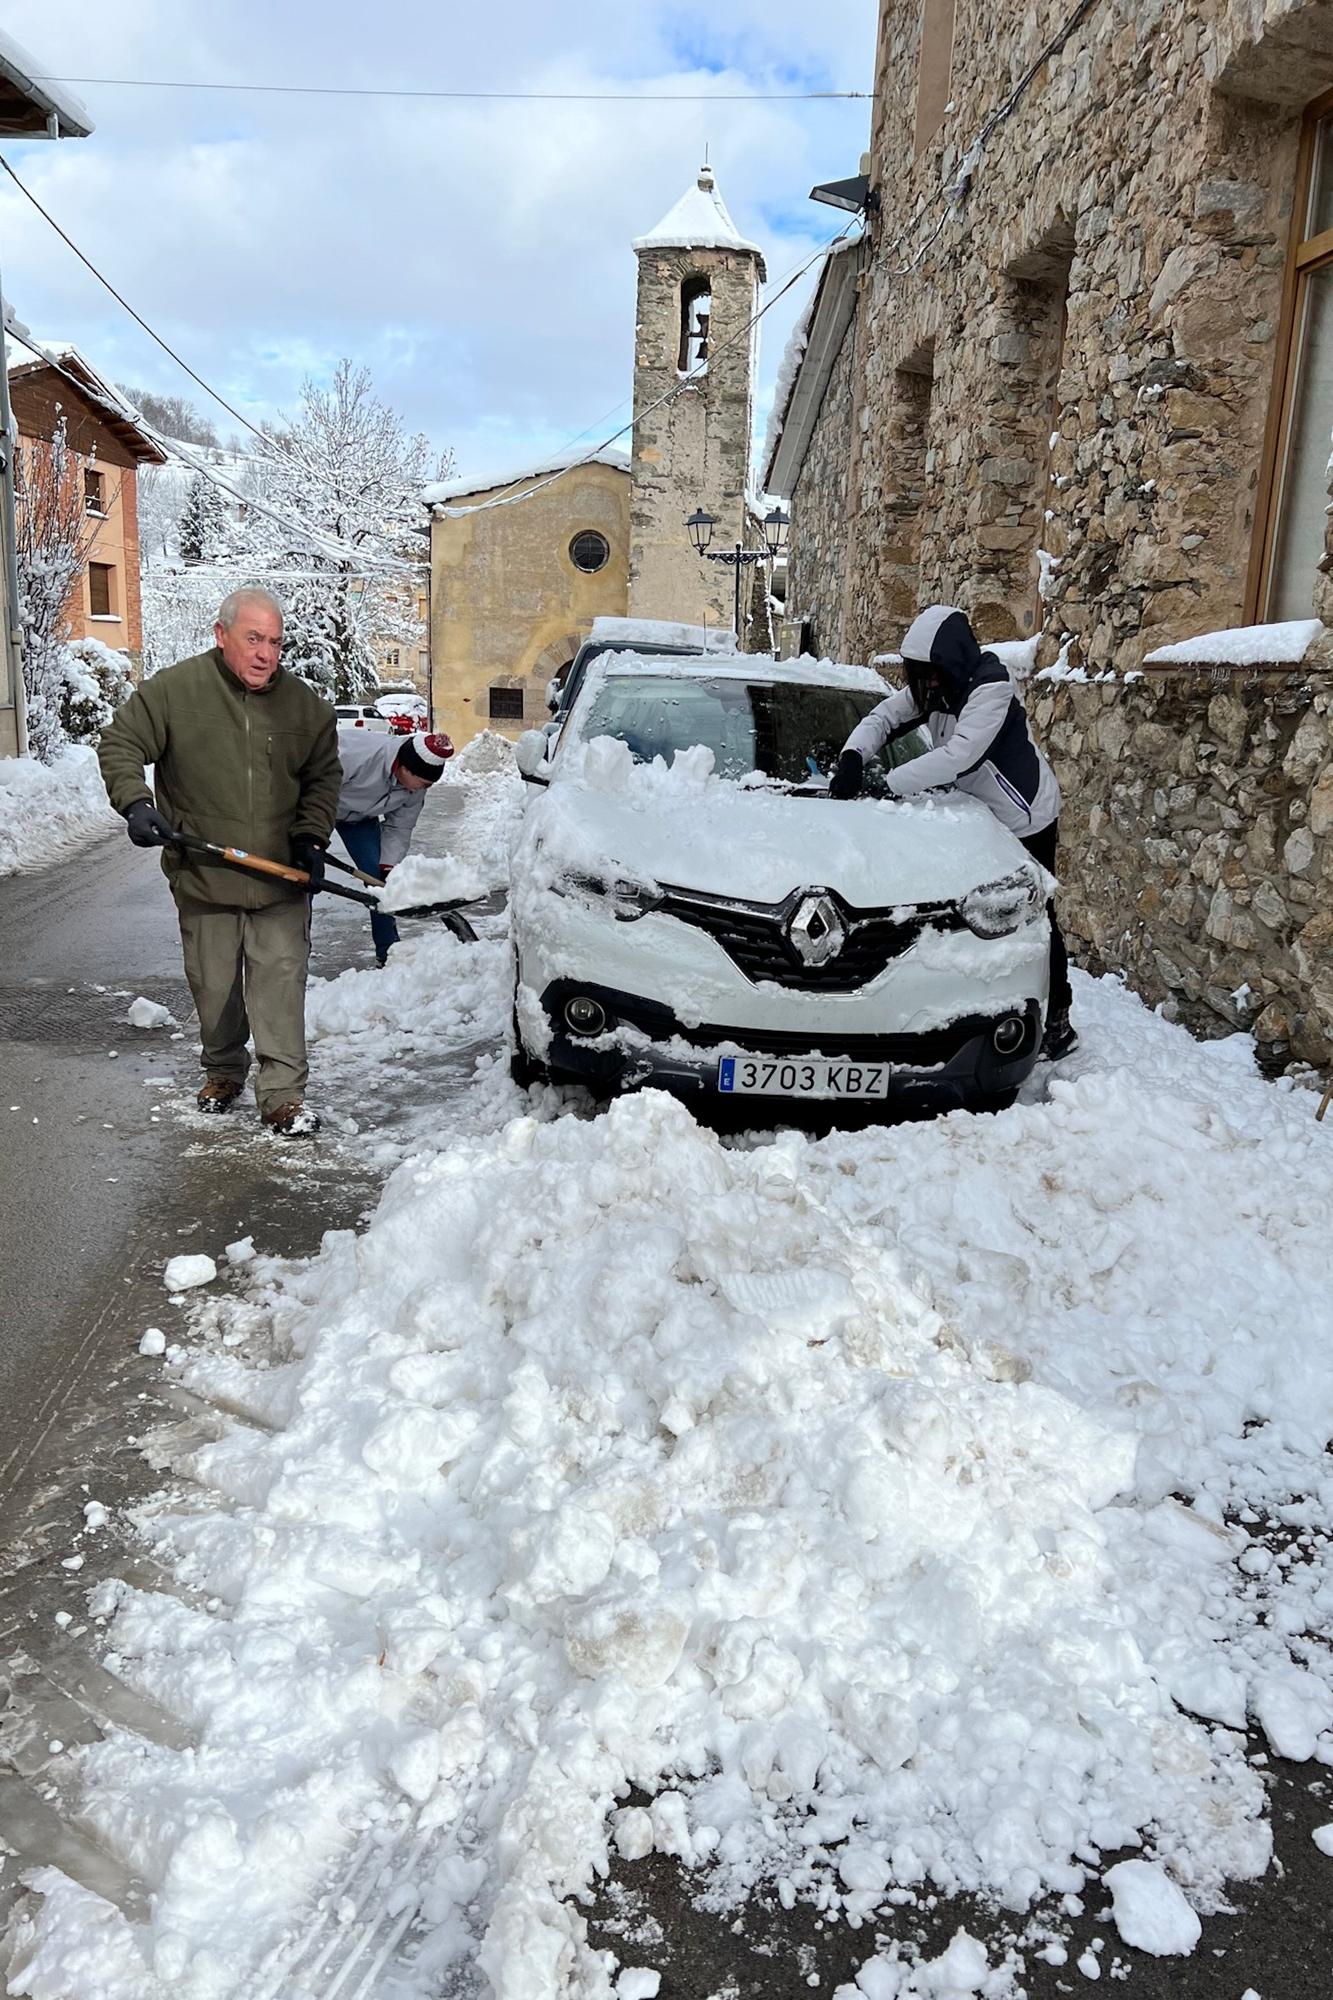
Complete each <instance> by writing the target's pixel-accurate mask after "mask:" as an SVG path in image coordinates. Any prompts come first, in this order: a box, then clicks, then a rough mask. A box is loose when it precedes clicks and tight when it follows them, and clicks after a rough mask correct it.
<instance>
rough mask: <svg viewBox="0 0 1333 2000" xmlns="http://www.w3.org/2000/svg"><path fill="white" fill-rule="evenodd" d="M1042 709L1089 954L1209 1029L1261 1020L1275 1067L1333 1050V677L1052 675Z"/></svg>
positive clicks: (1257, 1028)
mask: <svg viewBox="0 0 1333 2000" xmlns="http://www.w3.org/2000/svg"><path fill="white" fill-rule="evenodd" d="M1027 705H1028V711H1029V714H1030V716H1031V717H1032V720H1033V723H1034V724H1035V726H1036V729H1037V732H1038V734H1039V735H1040V737H1041V740H1042V741H1043V743H1044V744H1045V746H1046V748H1047V750H1048V752H1049V754H1050V757H1051V761H1052V763H1053V764H1054V766H1055V769H1056V773H1057V775H1058V777H1059V779H1060V783H1061V787H1062V788H1063V790H1064V793H1065V811H1064V813H1063V814H1062V816H1061V878H1062V885H1061V894H1060V907H1061V912H1062V916H1063V919H1064V921H1065V922H1066V924H1067V926H1068V930H1069V935H1070V943H1071V948H1072V949H1073V951H1074V955H1075V957H1076V958H1077V959H1078V960H1079V962H1080V963H1081V964H1083V965H1085V966H1087V967H1088V968H1089V969H1090V970H1092V971H1095V972H1106V971H1110V972H1123V973H1124V974H1125V975H1126V976H1127V977H1128V979H1129V981H1130V984H1131V985H1132V986H1133V987H1134V988H1135V989H1136V990H1137V991H1138V992H1139V993H1141V994H1142V995H1143V996H1144V997H1145V998H1146V999H1147V1000H1148V1001H1149V1002H1151V1003H1153V1004H1156V1003H1158V1002H1161V1001H1169V1002H1173V1003H1174V1006H1175V1010H1176V1011H1177V1013H1178V1015H1179V1017H1180V1018H1181V1019H1182V1020H1184V1021H1185V1022H1186V1023H1187V1024H1188V1025H1189V1026H1191V1027H1192V1028H1194V1029H1195V1030H1196V1031H1200V1032H1203V1033H1205V1034H1210V1035H1218V1034H1224V1033H1227V1032H1231V1031H1234V1030H1236V1029H1238V1028H1250V1029H1253V1031H1254V1033H1255V1036H1256V1038H1257V1040H1258V1042H1259V1044H1260V1051H1261V1054H1263V1053H1265V1052H1267V1054H1268V1055H1269V1056H1270V1057H1271V1058H1272V1059H1273V1061H1274V1062H1275V1064H1280V1063H1281V1062H1282V1061H1284V1060H1285V1059H1286V1057H1287V1056H1288V1055H1291V1056H1294V1057H1296V1058H1297V1059H1299V1060H1301V1061H1304V1062H1309V1063H1314V1064H1316V1065H1319V1066H1321V1067H1322V1066H1325V1065H1328V1064H1330V1063H1333V685H1330V682H1329V681H1328V679H1327V678H1321V679H1319V680H1307V679H1302V678H1300V677H1299V676H1289V675H1282V674H1276V673H1266V674H1258V675H1255V676H1253V677H1250V676H1248V675H1247V676H1245V677H1244V678H1243V679H1237V678H1235V677H1231V678H1229V679H1228V680H1227V681H1225V682H1224V683H1220V684H1217V683H1214V682H1213V680H1212V679H1211V677H1210V676H1209V675H1208V674H1206V673H1200V674H1197V675H1189V676H1179V675H1176V674H1170V675H1167V674H1152V673H1149V674H1145V675H1144V676H1143V677H1142V678H1140V679H1136V680H1133V681H1130V682H1125V681H1121V680H1115V681H1106V682H1102V683H1098V682H1089V683H1087V684H1081V683H1078V682H1067V681H1066V682H1054V683H1052V682H1049V681H1043V680H1041V679H1038V680H1037V681H1035V682H1032V683H1030V684H1029V686H1028V689H1027ZM1246 989H1248V991H1246ZM1236 996H1239V997H1236Z"/></svg>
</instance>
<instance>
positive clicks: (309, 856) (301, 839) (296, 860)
mask: <svg viewBox="0 0 1333 2000" xmlns="http://www.w3.org/2000/svg"><path fill="white" fill-rule="evenodd" d="M292 866H293V868H304V870H305V872H306V874H307V875H308V876H309V877H310V893H311V895H312V896H313V895H314V893H315V891H316V889H321V888H323V886H324V843H323V841H321V840H316V839H315V838H314V836H313V834H309V833H300V834H298V835H297V837H296V839H295V840H294V841H293V842H292Z"/></svg>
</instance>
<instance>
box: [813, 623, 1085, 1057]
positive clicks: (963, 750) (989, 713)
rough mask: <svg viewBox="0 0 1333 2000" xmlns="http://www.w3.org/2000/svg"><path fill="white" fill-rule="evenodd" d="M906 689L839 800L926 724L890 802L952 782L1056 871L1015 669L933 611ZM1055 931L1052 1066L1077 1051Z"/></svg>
mask: <svg viewBox="0 0 1333 2000" xmlns="http://www.w3.org/2000/svg"><path fill="white" fill-rule="evenodd" d="M902 658H903V666H904V668H905V670H906V673H907V686H906V687H905V688H902V689H900V690H899V691H898V692H897V693H896V694H891V695H890V696H889V698H888V700H887V701H882V702H881V703H880V704H879V706H878V708H874V709H872V710H871V712H870V714H869V715H867V716H866V717H865V719H864V720H863V721H861V722H859V723H858V724H857V726H856V728H855V729H854V730H853V731H852V733H851V735H850V736H849V737H848V738H847V742H846V744H845V745H844V747H843V752H842V755H841V757H840V758H839V759H838V767H837V769H836V771H835V772H834V774H833V777H832V779H831V780H830V782H829V791H830V793H831V794H832V796H833V797H834V798H835V799H852V798H855V797H856V795H857V793H858V792H859V791H860V790H861V785H862V782H863V779H864V775H865V766H866V761H867V759H868V758H871V757H875V756H878V755H879V753H880V752H881V751H882V750H883V749H884V748H885V746H886V745H887V744H889V743H891V742H893V741H894V740H895V739H896V738H898V737H900V736H906V735H909V734H910V733H911V731H912V730H914V729H918V728H920V727H921V726H922V725H923V724H924V725H925V727H926V730H927V732H928V733H929V736H930V739H931V743H932V745H933V748H931V749H930V750H928V751H926V752H925V754H924V755H923V756H920V757H913V758H912V759H911V760H910V761H909V762H908V763H906V764H899V765H896V766H895V767H894V768H893V769H892V770H891V771H889V772H888V773H887V774H886V777H885V788H886V790H887V791H888V792H889V794H890V796H891V797H893V798H908V797H910V796H911V794H912V793H914V792H924V791H928V790H930V789H931V788H932V787H934V786H937V785H955V786H957V788H958V790H959V791H962V792H969V793H970V794H971V796H972V797H973V798H976V799H980V800H981V802H982V804H983V805H986V806H989V808H990V810H991V811H992V812H993V813H994V814H995V817H996V818H997V819H998V820H999V821H1000V823H1001V825H1002V826H1006V827H1008V829H1009V831H1010V832H1011V833H1013V834H1016V835H1017V837H1018V839H1019V840H1020V841H1021V843H1022V845H1023V846H1024V847H1025V848H1026V849H1027V851H1028V853H1029V854H1030V855H1031V856H1032V858H1033V860H1034V861H1037V862H1040V864H1041V866H1042V867H1043V868H1045V869H1047V870H1048V871H1049V872H1050V873H1051V874H1054V872H1055V856H1056V848H1057V846H1058V844H1059V838H1060V787H1059V785H1058V784H1057V782H1056V778H1055V773H1054V772H1053V771H1052V769H1051V767H1050V765H1049V764H1048V763H1047V762H1046V759H1045V758H1044V757H1043V756H1042V754H1041V751H1040V750H1039V749H1038V748H1037V746H1036V744H1035V743H1034V742H1033V740H1032V736H1031V734H1030V732H1029V729H1028V721H1027V716H1026V714H1025V713H1024V710H1023V704H1022V702H1021V701H1020V699H1019V697H1018V694H1017V692H1016V690H1015V688H1014V684H1013V682H1012V681H1011V680H1010V678H1009V673H1008V669H1007V668H1006V667H1005V666H1004V664H1003V662H1002V661H1001V660H999V659H997V658H996V656H995V654H994V653H986V652H983V651H982V649H981V647H980V645H979V644H978V643H977V637H976V634H975V632H974V631H973V630H972V627H971V624H970V623H969V621H968V619H967V617H966V615H965V614H964V613H963V612H961V611H959V610H957V609H956V607H955V606H953V605H951V604H932V605H931V606H930V608H929V610H927V611H923V612H921V613H920V615H919V616H918V617H917V618H915V619H914V620H913V622H912V624H911V625H910V626H909V627H908V630H907V633H906V636H905V637H904V639H903V645H902ZM1046 914H1047V916H1048V917H1049V919H1050V925H1051V987H1050V999H1049V1002H1048V1006H1047V1014H1046V1031H1045V1034H1044V1036H1043V1038H1042V1052H1043V1054H1045V1055H1046V1056H1048V1057H1050V1058H1051V1059H1052V1060H1058V1059H1059V1058H1060V1057H1061V1056H1065V1055H1068V1054H1069V1053H1070V1051H1071V1050H1072V1049H1074V1048H1075V1047H1077V1044H1078V1036H1077V1035H1076V1034H1075V1032H1074V1029H1073V1027H1072V1026H1071V1024H1070V1019H1069V1009H1070V1001H1071V994H1070V989H1069V959H1068V954H1067V952H1066V950H1065V941H1064V937H1063V935H1062V933H1061V930H1060V925H1059V921H1058V919H1057V917H1056V914H1055V904H1054V903H1053V902H1050V903H1048V904H1047V906H1046Z"/></svg>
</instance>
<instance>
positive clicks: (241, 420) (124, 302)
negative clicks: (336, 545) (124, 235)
mask: <svg viewBox="0 0 1333 2000" xmlns="http://www.w3.org/2000/svg"><path fill="white" fill-rule="evenodd" d="M0 167H3V168H4V170H5V172H6V173H7V174H8V175H9V178H10V180H11V181H13V183H14V185H15V187H16V188H17V189H18V191H19V193H20V194H22V195H26V196H27V198H28V200H29V201H30V202H31V203H32V205H33V207H34V208H35V209H36V210H37V213H38V214H39V215H40V216H41V218H42V220H43V221H44V222H47V223H49V224H50V226H51V228H52V229H54V230H55V233H56V235H57V236H58V237H59V238H60V240H61V242H62V243H66V244H68V245H69V248H70V249H71V250H72V251H73V252H74V255H75V256H76V257H77V258H78V260H79V262H80V263H81V264H84V265H86V266H87V268H88V269H89V270H90V271H91V272H92V274H93V276H94V277H95V278H96V280H97V282H98V284H99V285H102V286H104V287H105V288H106V290H107V291H108V292H110V294H111V296H112V298H113V299H114V300H115V301H116V304H117V305H118V306H123V307H124V309H125V311H126V312H127V313H128V314H129V316H130V318H131V319H132V320H133V321H134V322H135V324H136V326H141V327H142V328H143V330H144V332H145V333H146V334H147V335H148V338H149V339H150V340H154V341H156V342H157V345H158V346H159V347H160V348H161V349H162V352H163V353H164V354H169V355H170V356H171V359H172V360H173V361H174V362H175V363H176V366H177V367H178V368H183V369H184V370H185V373H186V374H187V375H188V376H189V378H190V380H191V381H192V382H197V383H198V385H199V387H200V388H201V389H202V390H203V392H204V394H205V395H206V396H211V397H212V398H213V401H214V402H215V403H218V404H220V405H221V407H222V408H223V409H224V410H225V411H226V412H227V414H228V416H231V417H235V419H236V421H237V423H238V424H244V426H245V428H246V430H248V431H252V432H253V433H254V435H255V436H256V437H257V438H259V439H260V440H261V441H262V443H263V444H264V445H265V447H267V448H271V447H272V442H273V441H272V439H271V438H269V437H267V436H266V435H265V433H264V432H263V431H261V430H260V428H259V426H258V424H253V423H251V421H250V419H249V417H246V416H242V414H241V412H240V411H239V410H238V409H236V408H235V407H234V406H233V405H232V404H231V403H229V402H228V401H227V399H226V397H225V396H222V395H219V393H218V391H217V390H216V389H214V388H212V387H210V385H209V384H208V383H207V382H205V380H204V378H203V376H202V375H196V373H195V371H194V369H193V368H191V366H190V364H189V362H188V361H183V360H182V359H181V357H180V355H179V354H177V352H176V350H175V348H174V347H169V346H168V345H167V343H166V341H165V340H163V338H162V336H161V334H160V333H154V331H153V329H152V327H151V326H149V324H148V321H147V320H146V319H145V318H144V317H143V314H142V313H137V312H136V311H135V310H134V307H133V306H132V305H131V304H130V302H129V300H128V299H127V298H124V297H122V295H121V294H120V293H119V292H118V291H117V290H116V288H115V286H114V285H113V284H112V282H111V280H110V279H109V278H105V277H103V275H102V273H101V272H100V271H99V270H98V268H97V266H96V264H94V263H93V261H92V259H91V258H90V257H86V256H85V255H84V253H83V251H82V250H80V248H79V246H78V244H77V243H76V242H75V241H74V239H73V237H72V236H68V235H66V233H65V231H64V230H63V229H62V228H61V227H60V224H59V223H58V222H57V221H56V219H55V217H54V216H53V215H52V214H51V213H50V212H49V210H47V209H45V208H43V207H42V204H41V203H40V202H39V201H38V199H37V197H36V195H35V194H34V193H33V192H32V189H31V188H29V187H25V186H24V184H23V182H22V181H21V180H20V179H19V177H18V175H17V174H16V173H15V172H14V169H13V168H12V167H11V166H10V164H9V161H8V160H7V159H5V157H4V156H3V154H0Z"/></svg>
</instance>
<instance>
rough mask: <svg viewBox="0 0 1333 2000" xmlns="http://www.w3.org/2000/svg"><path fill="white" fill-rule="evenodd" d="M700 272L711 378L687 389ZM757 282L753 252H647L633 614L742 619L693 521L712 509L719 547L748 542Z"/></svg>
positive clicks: (638, 376) (638, 346)
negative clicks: (683, 335) (687, 323)
mask: <svg viewBox="0 0 1333 2000" xmlns="http://www.w3.org/2000/svg"><path fill="white" fill-rule="evenodd" d="M698 275H707V277H708V278H709V280H710V282H711V286H712V300H711V322H710V327H709V345H710V350H711V353H710V360H709V366H708V371H707V373H706V374H704V375H702V376H700V377H699V378H698V379H697V380H696V381H692V382H689V383H686V384H684V385H682V383H681V379H680V374H679V371H678V365H677V364H678V362H679V358H680V296H681V287H682V285H683V284H684V283H685V281H686V280H687V279H688V278H692V277H695V276H698ZM757 281H758V259H757V258H756V257H755V256H754V255H753V254H751V253H749V252H742V251H730V250H672V249H650V250H644V251H642V252H640V255H639V289H638V312H637V325H636V328H635V339H634V441H633V485H632V490H631V498H630V573H629V608H630V615H631V617H635V618H674V619H683V620H685V621H686V622H687V623H695V624H703V623H705V622H707V623H708V624H710V625H717V624H723V625H727V626H729V625H730V624H731V622H732V619H733V617H734V615H735V614H734V596H733V591H734V583H733V577H732V574H731V572H730V571H729V570H728V569H726V568H725V566H724V565H723V564H721V563H705V562H701V561H700V560H699V558H698V556H697V555H696V554H695V552H694V548H693V546H692V544H691V542H690V536H689V530H688V529H687V528H686V526H685V523H686V521H687V519H688V518H689V516H690V515H691V514H692V513H693V512H694V510H695V508H696V507H702V508H704V509H705V511H706V512H708V513H710V514H713V515H715V516H716V518H717V524H718V525H717V527H716V529H715V530H714V543H713V546H714V547H715V548H719V549H721V548H728V547H732V546H733V545H734V544H735V543H736V542H737V541H743V540H744V539H745V535H746V522H745V489H746V476H747V473H748V469H749V453H750V427H751V419H752V414H753V395H754V373H753V342H752V340H750V339H749V338H744V337H742V338H736V336H737V335H738V334H742V333H743V330H744V328H745V327H746V325H747V323H748V322H749V321H750V319H752V317H753V315H754V310H755V295H756V285H757ZM663 399H665V400H663Z"/></svg>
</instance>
